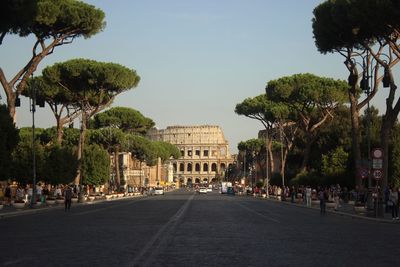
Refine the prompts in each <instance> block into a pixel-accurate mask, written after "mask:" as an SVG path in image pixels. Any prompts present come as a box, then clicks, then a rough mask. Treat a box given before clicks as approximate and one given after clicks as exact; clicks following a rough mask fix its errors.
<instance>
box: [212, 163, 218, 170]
mask: <svg viewBox="0 0 400 267" xmlns="http://www.w3.org/2000/svg"><path fill="white" fill-rule="evenodd" d="M211 171H212V172H216V171H217V163H213V164H211Z"/></svg>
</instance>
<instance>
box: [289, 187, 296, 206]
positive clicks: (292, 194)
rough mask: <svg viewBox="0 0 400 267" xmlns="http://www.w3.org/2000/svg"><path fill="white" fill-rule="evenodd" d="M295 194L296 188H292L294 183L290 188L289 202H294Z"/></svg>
mask: <svg viewBox="0 0 400 267" xmlns="http://www.w3.org/2000/svg"><path fill="white" fill-rule="evenodd" d="M295 194H296V189H295V188H294V185H293V186H292V189H291V190H290V202H291V203H294V196H295Z"/></svg>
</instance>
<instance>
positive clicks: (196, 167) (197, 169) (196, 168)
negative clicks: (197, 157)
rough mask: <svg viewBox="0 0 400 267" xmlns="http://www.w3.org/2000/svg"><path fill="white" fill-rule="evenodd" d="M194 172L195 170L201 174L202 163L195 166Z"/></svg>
mask: <svg viewBox="0 0 400 267" xmlns="http://www.w3.org/2000/svg"><path fill="white" fill-rule="evenodd" d="M194 170H195V171H196V172H199V171H200V163H196V165H195V167H194Z"/></svg>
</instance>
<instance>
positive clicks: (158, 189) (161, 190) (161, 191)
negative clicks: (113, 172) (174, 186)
mask: <svg viewBox="0 0 400 267" xmlns="http://www.w3.org/2000/svg"><path fill="white" fill-rule="evenodd" d="M154 195H164V188H162V187H156V188H155V189H154Z"/></svg>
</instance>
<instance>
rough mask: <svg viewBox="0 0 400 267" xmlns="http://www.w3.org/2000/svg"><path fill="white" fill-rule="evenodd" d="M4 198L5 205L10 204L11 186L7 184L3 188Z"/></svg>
mask: <svg viewBox="0 0 400 267" xmlns="http://www.w3.org/2000/svg"><path fill="white" fill-rule="evenodd" d="M4 198H5V200H6V204H7V205H11V186H10V184H7V186H6V189H5V190H4Z"/></svg>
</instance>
